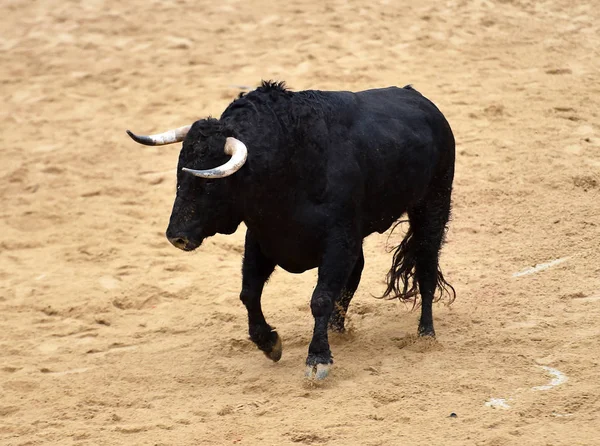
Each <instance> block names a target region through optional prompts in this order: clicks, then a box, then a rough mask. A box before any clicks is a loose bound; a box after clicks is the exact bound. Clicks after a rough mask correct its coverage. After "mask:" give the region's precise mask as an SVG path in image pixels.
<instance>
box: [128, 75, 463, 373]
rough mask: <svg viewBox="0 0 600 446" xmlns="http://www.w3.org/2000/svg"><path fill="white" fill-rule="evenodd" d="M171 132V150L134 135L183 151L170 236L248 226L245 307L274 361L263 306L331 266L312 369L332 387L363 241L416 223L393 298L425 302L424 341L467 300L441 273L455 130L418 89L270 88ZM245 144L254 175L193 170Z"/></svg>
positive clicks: (176, 239)
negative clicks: (441, 314) (305, 275)
mask: <svg viewBox="0 0 600 446" xmlns="http://www.w3.org/2000/svg"><path fill="white" fill-rule="evenodd" d="M182 129H183V130H182ZM175 133H177V136H176V137H173V136H172V135H174V134H175ZM166 134H167V133H165V134H164V135H166ZM169 134H170V135H171V136H170V138H171V139H170V140H168V141H166V142H165V140H158V139H155V140H151V138H152V137H143V136H137V135H133V134H131V133H130V135H131V136H132V137H133V138H134V139H135V140H136V141H138V142H141V143H144V144H165V143H170V142H177V141H181V140H183V148H182V149H181V152H180V155H179V164H178V169H177V196H176V199H175V203H174V206H173V211H172V214H171V220H170V223H169V227H168V229H167V237H168V238H169V240H170V241H171V243H173V244H174V245H175V246H177V247H178V248H180V249H184V250H193V249H195V248H197V247H198V246H200V244H201V243H202V241H203V240H204V239H205V238H207V237H210V236H212V235H215V234H217V233H222V234H231V233H233V232H234V231H235V230H236V228H237V227H238V225H239V224H240V223H241V222H244V223H245V225H246V227H247V232H246V241H245V254H244V259H243V266H242V291H241V294H240V298H241V300H242V302H243V303H244V305H245V306H246V309H247V310H248V324H249V333H250V338H251V339H252V341H253V342H254V343H255V344H256V345H257V346H258V348H259V349H260V350H262V351H263V352H264V353H265V354H266V355H267V356H268V357H269V358H270V359H272V360H273V361H278V360H279V359H280V357H281V352H282V344H281V339H280V337H279V335H278V334H277V332H276V331H274V330H273V329H272V328H271V326H270V325H269V324H268V323H267V322H266V320H265V318H264V316H263V312H262V308H261V295H262V291H263V287H264V285H265V283H266V281H267V280H268V279H269V276H270V275H271V273H272V272H273V270H274V269H275V267H276V266H277V265H279V266H280V267H282V268H284V269H285V270H287V271H289V272H292V273H300V272H303V271H306V270H308V269H311V268H315V267H318V282H317V286H316V288H315V290H314V292H313V295H312V299H311V303H310V308H311V311H312V314H313V316H314V319H315V325H314V333H313V338H312V341H311V343H310V346H309V348H308V357H307V359H306V364H307V374H308V375H309V376H312V377H316V378H323V377H325V376H326V375H327V373H328V369H329V366H330V364H331V363H332V362H333V360H332V354H331V350H330V348H329V341H328V337H327V330H328V328H329V329H332V330H337V331H343V330H344V319H345V315H346V311H347V309H348V305H349V304H350V300H351V299H352V296H353V295H354V292H355V291H356V288H357V287H358V284H359V282H360V278H361V273H362V270H363V266H364V257H363V250H362V242H363V239H364V238H365V237H367V236H368V235H369V234H372V233H373V232H375V231H376V232H379V233H382V232H384V231H386V230H387V229H389V228H390V227H391V226H392V225H393V224H394V223H395V222H396V221H397V220H398V219H399V218H400V217H401V216H402V215H403V214H405V213H406V214H407V215H408V220H409V222H410V228H409V230H408V232H407V234H406V235H405V237H404V240H403V241H402V243H401V244H400V245H399V246H398V247H397V248H396V251H395V253H394V257H393V262H392V267H391V269H390V271H389V272H388V274H387V289H386V291H385V293H384V295H385V296H390V295H391V296H397V297H399V298H404V299H408V298H411V297H413V296H415V294H416V293H417V291H418V293H419V294H420V295H421V319H420V322H419V334H420V335H423V336H434V335H435V332H434V328H433V315H432V302H433V301H434V297H441V296H442V295H443V294H448V295H449V297H450V299H451V300H452V299H453V298H454V296H455V293H454V289H453V288H452V287H451V286H450V285H449V284H448V283H447V282H446V281H445V280H444V277H443V275H442V273H441V270H440V268H439V264H438V259H439V252H440V249H441V246H442V244H443V240H444V235H445V230H446V225H447V222H448V219H449V214H450V203H451V193H452V181H453V177H454V164H455V147H454V137H453V134H452V130H451V129H450V126H449V124H448V122H447V121H446V119H445V118H444V116H443V115H442V113H441V112H440V111H439V110H438V109H437V107H436V106H435V105H434V104H433V103H432V102H430V101H429V100H428V99H426V98H425V97H424V96H422V95H421V94H420V93H419V92H417V91H416V90H414V89H413V88H411V87H410V86H407V87H404V88H396V87H391V88H385V89H375V90H368V91H361V92H357V93H352V92H346V91H335V92H334V91H312V90H311V91H299V92H292V91H290V90H287V89H286V88H285V86H284V85H283V83H272V82H263V84H262V85H261V86H260V87H259V88H257V89H256V90H255V91H252V92H250V93H248V94H246V95H240V97H239V98H238V99H236V100H235V101H234V102H232V103H231V104H230V105H229V106H228V107H227V109H226V110H225V111H224V112H223V114H222V116H221V118H220V119H218V120H217V119H202V120H199V121H196V122H195V123H194V124H193V125H192V126H191V128H190V127H185V128H181V129H178V130H177V132H171V133H169ZM173 138H175V139H173ZM232 138H235V139H236V140H238V141H237V142H239V141H241V142H242V143H243V144H241V145H242V146H243V147H244V149H245V148H246V147H247V151H246V153H247V160H246V158H243V159H242V160H241V163H242V164H243V165H242V164H241V165H242V167H241V168H240V167H238V168H236V169H235V170H233V171H228V173H226V174H224V175H221V176H220V177H218V178H199V177H197V176H195V175H192V174H190V173H189V172H185V171H183V170H182V169H183V168H191V169H208V168H214V167H215V166H221V165H223V164H224V163H226V162H227V161H228V160H229V156H227V155H226V154H225V153H224V146H225V143H226V140H227V141H228V143H229V142H230V141H232V140H233V139H232ZM167 139H168V138H167ZM228 153H229V154H230V155H231V153H230V152H228ZM244 155H245V154H244ZM232 160H233V158H232ZM244 161H245V163H244ZM230 162H231V161H230ZM233 172H235V173H233ZM209 176H210V175H209Z"/></svg>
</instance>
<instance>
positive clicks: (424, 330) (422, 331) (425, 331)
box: [419, 327, 435, 339]
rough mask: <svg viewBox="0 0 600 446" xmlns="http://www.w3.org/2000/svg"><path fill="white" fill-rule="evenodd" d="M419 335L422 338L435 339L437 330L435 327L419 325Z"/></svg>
mask: <svg viewBox="0 0 600 446" xmlns="http://www.w3.org/2000/svg"><path fill="white" fill-rule="evenodd" d="M419 336H420V337H422V338H432V339H435V330H434V329H433V327H419Z"/></svg>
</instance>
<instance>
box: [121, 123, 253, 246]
mask: <svg viewBox="0 0 600 446" xmlns="http://www.w3.org/2000/svg"><path fill="white" fill-rule="evenodd" d="M127 133H128V134H129V136H131V138H132V139H133V140H134V141H136V142H138V143H140V144H145V145H149V146H157V145H164V144H172V143H176V142H180V141H183V147H182V149H181V152H180V154H179V162H178V166H177V195H176V197H175V203H174V204H173V211H172V212H171V220H170V222H169V227H168V228H167V233H166V235H167V238H168V239H169V241H170V242H171V243H172V244H173V246H175V247H177V248H179V249H183V250H184V251H192V250H194V249H196V248H197V247H198V246H200V244H201V243H202V241H203V240H204V239H205V238H207V237H210V236H212V235H215V234H217V233H221V234H231V233H233V232H234V231H235V230H236V228H237V227H238V225H239V224H240V223H241V220H242V219H241V217H240V216H239V213H238V211H237V210H236V208H237V207H236V203H235V200H236V194H235V193H234V190H233V189H232V181H230V180H229V179H222V178H225V177H228V176H230V175H232V174H234V173H235V172H237V171H238V170H239V169H240V168H241V167H242V166H243V165H244V163H245V162H246V158H247V156H248V150H247V149H246V146H245V145H244V143H243V142H241V141H239V140H237V139H235V138H233V137H232V136H231V131H229V130H228V129H227V128H226V127H224V126H223V125H222V124H220V123H219V121H217V120H215V119H207V120H200V121H197V122H196V123H194V125H192V126H185V127H179V128H177V129H174V130H169V131H167V132H164V133H160V134H156V135H150V136H138V135H136V134H134V133H132V132H130V131H129V130H127ZM228 156H230V157H231V158H229V159H227V157H228ZM208 166H218V167H214V168H212V169H208V170H198V169H199V168H200V167H208Z"/></svg>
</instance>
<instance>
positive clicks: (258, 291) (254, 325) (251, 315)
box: [240, 230, 282, 361]
mask: <svg viewBox="0 0 600 446" xmlns="http://www.w3.org/2000/svg"><path fill="white" fill-rule="evenodd" d="M274 269H275V262H273V261H272V260H270V259H269V258H267V257H266V256H265V255H264V254H263V252H262V251H261V249H260V246H259V245H258V242H257V241H256V240H255V239H254V237H253V236H252V234H251V233H250V231H249V230H248V231H247V232H246V244H245V253H244V261H243V264H242V292H241V293H240V299H241V300H242V302H243V303H244V305H245V306H246V309H247V310H248V332H249V334H250V339H251V340H252V342H254V343H255V344H256V346H257V347H258V348H259V349H260V350H262V351H263V352H264V354H265V355H266V356H267V358H269V359H272V360H273V361H279V359H281V352H282V345H281V339H280V338H279V335H278V334H277V332H276V331H275V330H274V329H272V328H271V326H270V325H269V324H267V321H266V320H265V316H264V315H263V312H262V307H261V304H260V299H261V296H262V292H263V288H264V286H265V283H266V282H267V280H268V279H269V276H270V275H271V274H272V273H273V270H274Z"/></svg>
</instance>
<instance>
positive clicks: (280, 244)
mask: <svg viewBox="0 0 600 446" xmlns="http://www.w3.org/2000/svg"><path fill="white" fill-rule="evenodd" d="M259 243H260V247H261V250H262V251H263V253H264V254H265V255H266V256H267V257H269V258H270V259H271V260H273V261H274V262H275V263H276V264H277V265H278V266H279V267H281V268H283V269H284V270H286V271H288V272H290V273H294V274H300V273H303V272H305V271H307V270H309V269H313V268H316V267H317V266H319V262H320V259H321V257H322V255H321V254H322V243H321V240H320V239H319V238H317V237H313V236H311V235H310V234H304V235H303V234H302V233H301V231H298V232H295V233H287V234H284V235H281V236H277V234H273V233H271V234H270V235H269V237H268V238H265V239H263V240H261V239H260V238H259Z"/></svg>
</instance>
